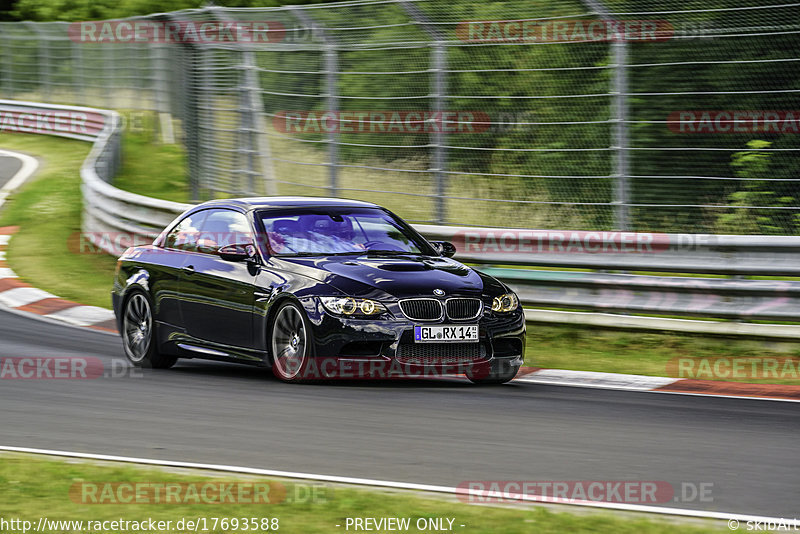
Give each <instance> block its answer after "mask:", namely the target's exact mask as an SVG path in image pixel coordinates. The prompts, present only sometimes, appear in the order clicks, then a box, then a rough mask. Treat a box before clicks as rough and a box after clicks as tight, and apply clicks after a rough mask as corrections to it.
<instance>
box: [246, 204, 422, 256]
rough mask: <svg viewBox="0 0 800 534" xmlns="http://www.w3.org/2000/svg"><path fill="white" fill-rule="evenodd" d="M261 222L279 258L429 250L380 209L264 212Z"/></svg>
mask: <svg viewBox="0 0 800 534" xmlns="http://www.w3.org/2000/svg"><path fill="white" fill-rule="evenodd" d="M261 220H262V221H263V223H264V230H265V231H266V233H267V238H268V240H269V246H270V248H271V249H272V251H273V253H275V254H276V255H280V256H301V255H306V256H311V255H314V256H323V255H333V254H343V255H344V254H367V253H372V254H419V253H422V251H423V250H426V249H427V248H428V247H427V246H425V244H424V243H422V242H420V240H419V238H416V237H415V236H413V235H411V233H410V232H408V231H407V230H406V229H404V228H403V225H402V223H400V221H398V220H396V219H395V218H393V217H392V216H391V215H390V214H388V213H386V212H385V211H383V210H379V209H369V208H349V209H347V208H345V209H342V208H337V209H332V210H325V209H318V210H296V211H281V212H280V213H275V212H264V213H262V214H261Z"/></svg>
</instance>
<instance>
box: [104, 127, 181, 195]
mask: <svg viewBox="0 0 800 534" xmlns="http://www.w3.org/2000/svg"><path fill="white" fill-rule="evenodd" d="M147 130H148V125H145V132H135V133H130V132H128V133H126V134H125V136H124V138H123V142H122V155H123V159H122V169H121V170H120V173H119V174H118V175H117V176H116V177H115V178H114V186H115V187H118V188H120V189H123V190H125V191H131V192H133V193H138V194H140V195H147V196H150V197H154V198H161V199H164V200H171V201H173V202H189V199H190V196H191V194H190V191H189V185H188V181H187V178H186V154H185V153H184V151H183V148H182V147H181V145H179V144H174V145H165V144H158V143H153V142H152V134H150V133H146V132H147ZM127 155H130V156H131V157H126V156H127Z"/></svg>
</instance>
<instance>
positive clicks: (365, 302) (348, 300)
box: [319, 297, 386, 317]
mask: <svg viewBox="0 0 800 534" xmlns="http://www.w3.org/2000/svg"><path fill="white" fill-rule="evenodd" d="M319 300H320V301H321V302H322V305H323V306H325V309H326V310H328V311H329V312H331V313H335V314H336V315H345V316H348V317H371V316H374V315H378V314H381V313H383V312H385V311H386V308H385V307H384V305H383V304H381V303H380V302H377V301H375V300H370V299H356V298H353V297H320V299H319Z"/></svg>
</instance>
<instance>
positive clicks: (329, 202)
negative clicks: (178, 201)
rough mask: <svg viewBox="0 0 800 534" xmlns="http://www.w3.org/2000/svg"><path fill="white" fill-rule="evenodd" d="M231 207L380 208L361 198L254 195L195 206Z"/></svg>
mask: <svg viewBox="0 0 800 534" xmlns="http://www.w3.org/2000/svg"><path fill="white" fill-rule="evenodd" d="M212 207H216V208H225V207H228V208H231V207H236V208H240V209H244V210H246V211H250V210H256V209H265V208H288V207H293V208H298V207H303V208H320V207H326V208H331V207H335V208H358V207H360V208H365V207H366V208H378V207H380V206H378V205H377V204H373V203H371V202H362V201H360V200H350V199H346V198H325V197H252V198H226V199H220V200H209V201H208V202H204V203H202V204H199V205H197V206H195V208H212Z"/></svg>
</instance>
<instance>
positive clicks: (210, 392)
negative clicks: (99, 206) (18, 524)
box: [0, 158, 800, 518]
mask: <svg viewBox="0 0 800 534" xmlns="http://www.w3.org/2000/svg"><path fill="white" fill-rule="evenodd" d="M15 161H16V160H13V159H11V160H10V159H9V158H0V184H2V183H4V182H5V180H7V179H8V177H10V176H11V175H13V173H14V172H16V170H17V168H18V166H17V167H15V166H14V165H15V163H14V162H15ZM54 356H93V357H98V358H101V359H102V360H103V361H104V364H105V366H106V369H107V371H108V372H109V373H111V369H117V370H118V371H119V370H120V369H125V368H127V367H126V366H127V364H126V363H125V362H124V357H123V355H122V350H121V346H120V342H119V340H118V338H117V337H116V336H111V335H107V334H103V333H100V332H95V331H91V330H85V329H76V328H70V327H67V326H62V325H56V324H50V323H45V322H42V321H39V320H36V319H33V318H29V317H23V316H20V315H17V314H12V313H9V312H6V311H0V359H2V358H7V357H54ZM1 368H2V367H0V369H1ZM118 374H119V375H120V376H108V377H103V378H97V379H88V380H44V379H42V380H14V379H0V445H6V446H18V447H34V448H48V449H60V450H69V451H79V452H91V453H100V454H116V455H123V456H138V457H148V458H161V459H169V460H181V461H191V462H208V463H218V464H219V463H223V464H231V465H242V466H250V467H261V468H265V469H277V470H286V471H299V472H306V473H317V474H327V475H340V476H352V477H363V478H372V479H384V480H394V481H403V482H415V483H426V484H436V485H448V486H455V485H458V484H459V483H460V482H462V481H466V480H527V481H561V480H584V481H591V480H644V481H666V482H669V483H671V484H673V485H674V487H676V488H677V494H678V496H680V493H681V484H689V485H692V486H686V487H699V485H700V484H709V483H710V484H713V486H712V493H711V496H712V497H713V501H711V502H700V501H697V500H695V501H693V502H667V503H663V505H664V506H673V507H679V508H693V509H704V510H713V511H730V512H736V513H748V514H757V515H769V516H778V517H786V518H794V517H798V516H800V505H799V504H798V503H800V498H799V497H800V489H799V488H800V485H798V481H800V461H798V436H800V409H798V405H797V404H793V403H780V402H770V401H755V400H752V401H750V400H741V399H717V398H702V397H689V396H675V395H660V394H649V393H630V392H616V391H604V390H593V389H580V388H563V387H553V386H541V385H533V384H509V385H505V386H498V387H488V388H481V387H476V386H473V385H471V384H470V383H469V382H466V381H461V380H457V379H441V380H431V381H407V382H406V381H404V382H397V381H394V382H364V381H358V382H337V383H331V384H317V385H287V384H283V383H281V382H278V381H277V380H275V379H274V378H272V375H271V374H270V373H269V372H268V371H265V370H262V369H256V368H249V367H240V366H235V365H226V364H222V363H206V362H200V361H184V362H180V363H179V364H178V365H177V366H176V367H175V368H173V369H171V370H168V371H156V372H153V371H150V372H142V371H136V372H130V370H128V371H127V372H118Z"/></svg>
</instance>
